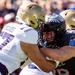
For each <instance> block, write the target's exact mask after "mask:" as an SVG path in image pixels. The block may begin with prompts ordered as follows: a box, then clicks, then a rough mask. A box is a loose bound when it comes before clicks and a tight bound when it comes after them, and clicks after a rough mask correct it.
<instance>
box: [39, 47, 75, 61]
mask: <svg viewBox="0 0 75 75" xmlns="http://www.w3.org/2000/svg"><path fill="white" fill-rule="evenodd" d="M40 51H41V52H42V53H43V54H45V55H46V56H48V57H50V58H52V59H54V60H58V61H60V62H63V61H66V60H68V59H70V58H72V57H74V56H75V47H74V46H64V47H62V48H60V49H51V48H41V50H40Z"/></svg>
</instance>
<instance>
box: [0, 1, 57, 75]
mask: <svg viewBox="0 0 75 75" xmlns="http://www.w3.org/2000/svg"><path fill="white" fill-rule="evenodd" d="M44 17H45V11H44V9H43V8H42V7H40V6H39V5H38V4H36V3H33V2H28V3H26V4H22V5H21V6H20V8H19V10H18V12H17V15H16V20H17V21H16V22H10V23H8V24H6V25H5V26H4V28H3V29H2V32H1V34H0V75H8V74H10V73H12V72H13V71H15V70H16V69H18V68H19V67H20V66H21V65H22V63H23V62H25V61H27V59H28V58H30V59H31V60H32V61H33V62H34V63H36V64H37V65H38V66H39V67H40V68H41V69H42V70H43V71H44V72H49V71H50V67H49V66H51V65H53V66H52V67H53V68H54V67H55V65H56V63H55V62H50V61H47V59H46V58H45V57H44V55H43V54H42V53H41V52H40V51H39V48H38V46H37V41H38V32H37V30H38V27H39V25H42V23H43V22H44Z"/></svg>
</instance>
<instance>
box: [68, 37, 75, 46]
mask: <svg viewBox="0 0 75 75" xmlns="http://www.w3.org/2000/svg"><path fill="white" fill-rule="evenodd" d="M69 45H70V46H75V38H74V37H72V38H71V40H70V42H69Z"/></svg>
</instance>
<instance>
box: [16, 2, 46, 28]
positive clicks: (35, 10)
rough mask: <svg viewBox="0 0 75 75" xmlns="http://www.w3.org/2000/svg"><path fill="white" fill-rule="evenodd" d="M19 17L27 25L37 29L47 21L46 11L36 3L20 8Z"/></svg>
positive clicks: (28, 3) (29, 3)
mask: <svg viewBox="0 0 75 75" xmlns="http://www.w3.org/2000/svg"><path fill="white" fill-rule="evenodd" d="M17 16H18V17H19V18H21V19H22V20H23V21H24V22H25V23H27V25H29V26H31V27H33V28H35V29H37V28H38V27H39V25H41V23H42V22H43V21H44V20H45V10H44V9H43V8H42V7H41V6H39V5H38V4H36V3H33V2H27V3H26V4H23V5H21V6H20V8H19V10H18V12H17Z"/></svg>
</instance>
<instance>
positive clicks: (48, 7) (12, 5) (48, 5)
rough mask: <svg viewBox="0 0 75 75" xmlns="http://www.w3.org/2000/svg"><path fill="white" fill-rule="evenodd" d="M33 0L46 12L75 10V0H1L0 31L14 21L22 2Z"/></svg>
mask: <svg viewBox="0 0 75 75" xmlns="http://www.w3.org/2000/svg"><path fill="white" fill-rule="evenodd" d="M27 1H32V2H36V3H38V4H39V5H40V6H41V7H43V8H44V9H45V11H46V13H47V14H48V13H52V12H55V13H57V14H59V13H60V12H61V11H63V10H66V9H73V10H75V0H1V1H0V31H1V29H2V27H3V25H4V24H6V23H8V22H11V21H14V20H15V16H16V13H17V10H18V8H19V6H20V5H21V4H22V3H24V4H25V3H26V2H27Z"/></svg>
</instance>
